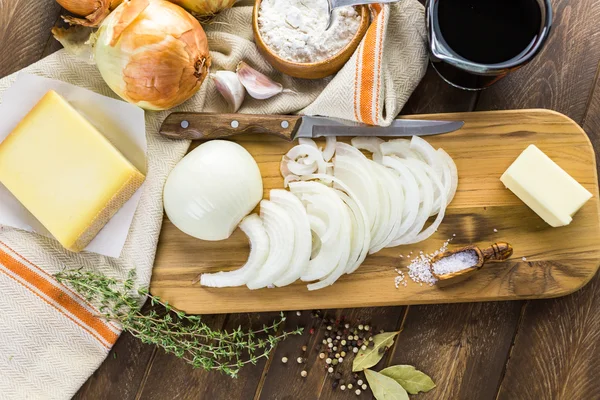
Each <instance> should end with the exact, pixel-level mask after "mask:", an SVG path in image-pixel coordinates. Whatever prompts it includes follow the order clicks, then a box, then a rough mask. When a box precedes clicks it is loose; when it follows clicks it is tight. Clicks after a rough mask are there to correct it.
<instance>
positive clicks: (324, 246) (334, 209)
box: [290, 181, 345, 281]
mask: <svg viewBox="0 0 600 400" xmlns="http://www.w3.org/2000/svg"><path fill="white" fill-rule="evenodd" d="M290 191H291V192H292V193H293V194H295V195H296V196H299V197H300V198H302V199H303V200H306V201H310V202H311V204H313V205H315V209H319V208H321V207H323V206H322V204H327V205H326V206H324V207H326V208H327V210H328V211H329V215H327V218H328V221H327V222H328V223H329V226H328V227H327V230H328V231H330V230H337V231H338V232H339V230H340V226H341V223H342V216H343V215H342V211H343V208H344V207H345V205H344V203H343V202H342V201H341V200H340V198H339V197H338V196H337V195H336V194H335V191H334V190H333V189H332V188H330V187H328V186H325V185H324V184H322V183H320V182H305V181H302V182H291V183H290ZM324 198H327V199H328V200H331V202H327V203H325V202H324V200H323V199H324ZM310 211H311V210H307V212H308V214H309V215H314V214H311V212H310ZM314 216H315V217H319V215H314ZM332 224H335V225H337V226H335V227H333V226H331V225H332ZM320 241H321V249H320V251H319V253H318V254H317V255H316V256H315V257H313V258H312V259H311V260H310V262H309V264H308V268H307V269H306V271H305V273H304V275H302V276H301V278H300V279H302V280H303V281H314V280H318V279H322V278H324V277H326V276H327V275H329V274H330V273H331V272H332V271H333V270H334V269H335V268H336V266H337V265H338V263H339V260H340V257H341V256H342V249H343V245H344V244H343V243H340V242H339V241H338V240H337V235H332V237H330V238H329V239H328V240H327V241H325V240H323V238H322V237H320Z"/></svg>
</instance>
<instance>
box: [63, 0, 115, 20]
mask: <svg viewBox="0 0 600 400" xmlns="http://www.w3.org/2000/svg"><path fill="white" fill-rule="evenodd" d="M56 2H57V3H58V4H60V5H61V6H62V7H63V8H64V9H65V10H67V11H68V12H70V13H73V14H75V15H77V16H79V17H83V18H76V17H71V16H63V19H64V20H65V21H66V22H68V23H70V24H72V25H83V26H98V24H100V23H101V22H102V20H104V18H106V16H107V15H108V13H109V12H110V10H114V9H115V8H116V7H117V6H118V5H119V4H121V3H122V2H123V0H56Z"/></svg>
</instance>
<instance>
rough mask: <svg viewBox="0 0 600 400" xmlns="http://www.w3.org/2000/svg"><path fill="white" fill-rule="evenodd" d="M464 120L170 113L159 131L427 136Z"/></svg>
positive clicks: (201, 135)
mask: <svg viewBox="0 0 600 400" xmlns="http://www.w3.org/2000/svg"><path fill="white" fill-rule="evenodd" d="M463 124H464V122H463V121H438V120H426V119H422V120H421V119H397V120H394V122H393V123H392V124H391V125H390V126H387V127H381V126H371V125H365V124H361V123H357V122H354V121H348V120H343V119H337V118H327V117H312V116H299V115H251V114H212V113H182V112H177V113H171V114H170V115H169V116H168V117H167V118H166V119H165V121H164V122H163V124H162V126H161V128H160V133H161V135H163V136H166V137H170V138H173V139H191V140H207V139H219V138H226V137H229V136H233V135H240V134H256V133H265V134H270V135H276V136H279V137H281V138H283V139H286V140H290V141H291V140H294V139H297V138H300V137H303V138H317V137H323V136H415V135H416V136H426V135H437V134H442V133H448V132H452V131H455V130H458V129H460V128H461V127H462V126H463Z"/></svg>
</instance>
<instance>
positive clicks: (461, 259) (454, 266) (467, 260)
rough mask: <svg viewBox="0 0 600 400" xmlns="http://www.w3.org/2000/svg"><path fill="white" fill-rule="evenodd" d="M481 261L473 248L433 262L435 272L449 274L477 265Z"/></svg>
mask: <svg viewBox="0 0 600 400" xmlns="http://www.w3.org/2000/svg"><path fill="white" fill-rule="evenodd" d="M478 262H479V256H478V255H477V253H476V252H474V251H473V250H467V251H461V252H458V253H455V254H452V255H451V256H448V257H444V258H442V259H441V260H439V261H437V262H435V263H433V265H432V267H433V272H435V273H436V274H438V275H443V274H449V273H452V272H457V271H462V270H463V269H467V268H469V267H472V266H474V265H476V264H477V263H478Z"/></svg>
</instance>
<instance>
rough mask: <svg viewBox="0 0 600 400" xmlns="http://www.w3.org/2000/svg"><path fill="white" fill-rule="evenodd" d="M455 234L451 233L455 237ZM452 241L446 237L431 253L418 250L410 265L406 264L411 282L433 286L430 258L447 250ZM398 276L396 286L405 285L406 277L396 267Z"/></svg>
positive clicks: (434, 281)
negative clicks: (440, 245)
mask: <svg viewBox="0 0 600 400" xmlns="http://www.w3.org/2000/svg"><path fill="white" fill-rule="evenodd" d="M455 236H456V235H453V237H455ZM451 241H452V239H448V240H446V241H445V242H444V244H443V245H442V247H440V248H439V249H438V250H436V251H435V252H433V253H431V254H425V253H424V252H423V251H420V252H419V255H418V256H415V257H414V258H413V259H412V260H411V263H410V265H409V266H408V276H409V277H410V279H412V281H413V282H415V283H418V284H420V286H423V283H427V284H428V285H429V286H433V285H434V284H435V283H436V282H437V279H436V278H435V277H434V276H433V275H432V274H431V260H432V259H433V257H435V256H437V255H438V254H441V253H443V252H445V251H446V250H448V244H449V243H450V242H451ZM396 272H397V273H398V276H397V277H396V278H395V284H396V288H398V287H399V286H400V285H403V286H406V284H407V283H406V279H405V276H404V273H403V272H402V271H400V270H399V269H396Z"/></svg>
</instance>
